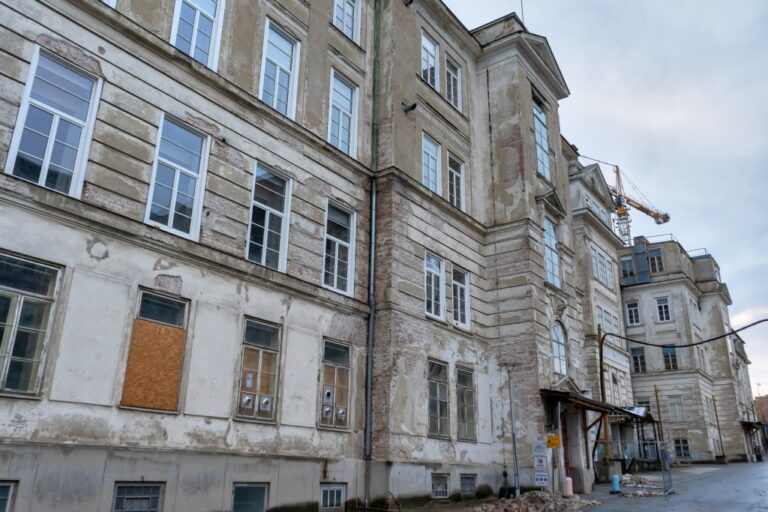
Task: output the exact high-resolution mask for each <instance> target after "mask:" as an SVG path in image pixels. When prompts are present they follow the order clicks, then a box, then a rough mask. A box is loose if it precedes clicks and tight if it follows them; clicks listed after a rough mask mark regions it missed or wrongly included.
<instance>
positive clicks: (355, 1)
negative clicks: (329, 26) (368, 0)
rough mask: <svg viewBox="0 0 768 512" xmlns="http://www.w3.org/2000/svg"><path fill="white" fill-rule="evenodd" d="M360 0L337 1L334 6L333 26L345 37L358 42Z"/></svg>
mask: <svg viewBox="0 0 768 512" xmlns="http://www.w3.org/2000/svg"><path fill="white" fill-rule="evenodd" d="M359 4H360V0H335V1H334V6H333V24H334V25H335V26H336V28H338V29H339V30H340V31H341V32H342V33H343V34H344V35H345V36H347V37H348V38H350V39H351V40H353V41H355V42H357V41H358V39H359V37H358V31H359V28H358V23H359V22H358V17H359V16H358V13H357V11H358V6H359Z"/></svg>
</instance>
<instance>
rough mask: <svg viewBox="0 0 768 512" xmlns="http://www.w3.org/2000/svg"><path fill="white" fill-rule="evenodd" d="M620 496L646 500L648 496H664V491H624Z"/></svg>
mask: <svg viewBox="0 0 768 512" xmlns="http://www.w3.org/2000/svg"><path fill="white" fill-rule="evenodd" d="M621 495H622V496H624V497H627V498H647V497H650V496H664V491H662V490H661V489H642V490H641V489H638V490H637V491H624V492H622V493H621Z"/></svg>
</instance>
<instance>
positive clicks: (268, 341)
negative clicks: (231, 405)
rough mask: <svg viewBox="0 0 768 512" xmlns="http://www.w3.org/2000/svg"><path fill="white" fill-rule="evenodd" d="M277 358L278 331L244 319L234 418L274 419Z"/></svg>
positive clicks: (264, 324)
mask: <svg viewBox="0 0 768 512" xmlns="http://www.w3.org/2000/svg"><path fill="white" fill-rule="evenodd" d="M279 355H280V328H279V327H277V326H274V325H271V324H267V323H264V322H259V321H256V320H246V321H245V333H244V335H243V364H242V373H241V375H240V404H239V406H238V408H237V415H238V416H242V417H244V418H256V419H263V420H273V419H274V418H275V405H276V403H277V369H278V367H279V364H280V362H279Z"/></svg>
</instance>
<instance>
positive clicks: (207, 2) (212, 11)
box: [171, 0, 224, 71]
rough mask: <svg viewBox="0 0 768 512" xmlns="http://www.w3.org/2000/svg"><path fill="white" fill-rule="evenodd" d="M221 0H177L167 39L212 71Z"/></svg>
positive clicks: (214, 64) (214, 65)
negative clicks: (169, 36)
mask: <svg viewBox="0 0 768 512" xmlns="http://www.w3.org/2000/svg"><path fill="white" fill-rule="evenodd" d="M223 11H224V0H177V2H176V11H175V13H174V17H173V29H172V30H171V41H172V42H173V44H174V45H175V46H176V48H178V49H179V50H181V51H182V52H184V53H186V54H187V55H189V56H191V57H192V58H193V59H195V60H196V61H197V62H199V63H200V64H203V65H204V66H208V67H209V68H211V69H213V70H214V71H216V68H217V66H218V58H219V41H220V39H221V18H222V13H223Z"/></svg>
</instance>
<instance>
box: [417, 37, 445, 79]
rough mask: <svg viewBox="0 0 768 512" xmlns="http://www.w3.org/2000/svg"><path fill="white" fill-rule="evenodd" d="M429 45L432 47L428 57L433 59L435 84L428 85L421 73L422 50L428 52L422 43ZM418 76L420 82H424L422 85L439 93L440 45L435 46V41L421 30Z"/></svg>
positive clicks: (422, 62)
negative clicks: (430, 56) (424, 84)
mask: <svg viewBox="0 0 768 512" xmlns="http://www.w3.org/2000/svg"><path fill="white" fill-rule="evenodd" d="M425 41H426V42H427V43H430V44H431V45H432V48H431V51H430V52H429V53H430V55H432V57H433V58H434V59H435V83H434V84H433V83H430V81H429V80H427V79H425V78H424V75H423V72H424V67H423V66H424V50H429V48H427V47H426V46H424V42H425ZM419 76H420V77H421V79H422V80H424V83H426V84H427V85H429V86H430V87H431V88H433V89H434V90H435V91H437V92H440V45H439V44H437V41H435V40H434V38H432V37H431V36H430V35H429V34H427V31H426V30H424V29H421V52H420V53H419Z"/></svg>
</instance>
